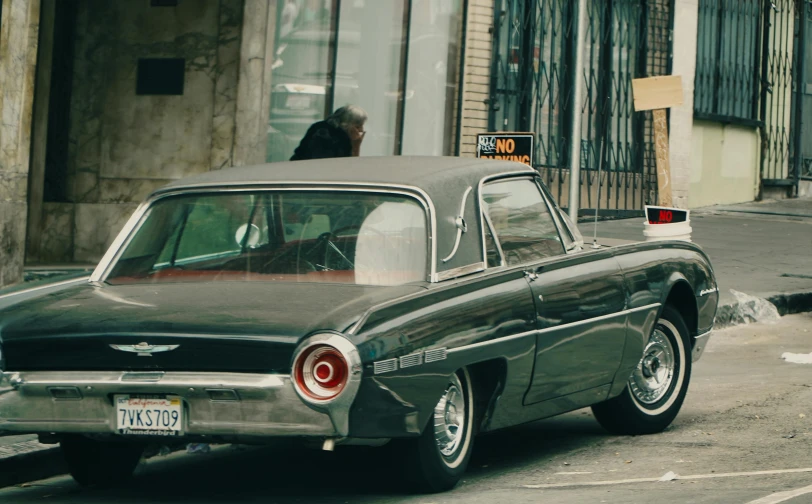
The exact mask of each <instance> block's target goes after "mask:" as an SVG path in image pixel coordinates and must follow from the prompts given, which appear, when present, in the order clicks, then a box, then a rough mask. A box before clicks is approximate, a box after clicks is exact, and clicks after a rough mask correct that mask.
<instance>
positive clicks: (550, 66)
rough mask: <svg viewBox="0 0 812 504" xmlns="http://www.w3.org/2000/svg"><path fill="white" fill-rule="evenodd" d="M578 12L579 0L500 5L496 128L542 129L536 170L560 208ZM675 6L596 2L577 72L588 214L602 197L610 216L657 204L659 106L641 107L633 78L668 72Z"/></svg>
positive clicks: (500, 1)
mask: <svg viewBox="0 0 812 504" xmlns="http://www.w3.org/2000/svg"><path fill="white" fill-rule="evenodd" d="M576 10H577V2H575V1H572V0H525V1H522V0H497V1H496V6H495V12H494V32H493V33H494V42H493V44H494V45H493V63H492V65H493V66H492V69H491V86H490V87H491V99H490V105H491V106H490V112H489V116H488V118H489V124H488V127H489V130H490V131H530V132H534V133H535V134H536V153H535V165H536V166H535V167H536V169H538V170H539V172H540V173H541V174H542V176H543V177H544V178H545V180H546V182H547V185H548V186H549V187H550V189H551V190H552V191H553V193H554V194H555V195H556V197H557V199H558V200H559V202H561V204H562V206H567V204H568V192H569V174H570V170H569V165H568V160H569V156H568V152H569V145H570V123H571V114H572V112H571V107H572V82H573V81H574V73H573V72H574V71H575V68H574V61H575V54H574V51H575V43H576V40H575V39H576V37H575V28H576V25H577V18H576V15H577V12H576ZM672 12H673V6H672V0H589V1H588V7H587V13H586V16H587V33H586V34H585V35H586V47H585V51H584V55H583V61H584V65H583V67H582V68H581V69H579V71H581V72H583V75H584V84H585V89H584V90H583V96H584V102H583V108H582V110H581V113H582V127H581V146H580V149H581V179H580V181H579V184H580V186H581V201H580V207H581V208H582V211H584V212H588V211H589V210H588V209H594V208H596V206H597V205H598V204H600V209H601V214H602V215H604V216H624V215H640V214H642V210H643V205H644V204H646V203H652V204H653V203H655V202H656V198H657V194H656V188H657V178H656V168H655V156H654V143H653V127H652V119H651V113H650V112H645V113H635V112H634V108H633V97H632V89H631V81H632V79H634V78H639V77H649V76H654V75H665V74H668V73H670V67H671V57H670V55H671V31H672V26H673V17H672ZM602 146H603V149H602V148H601V147H602ZM599 165H600V166H601V178H600V180H598V167H599ZM598 194H600V203H599V202H598Z"/></svg>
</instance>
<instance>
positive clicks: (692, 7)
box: [669, 0, 699, 208]
mask: <svg viewBox="0 0 812 504" xmlns="http://www.w3.org/2000/svg"><path fill="white" fill-rule="evenodd" d="M698 18H699V1H698V0H676V1H675V2H674V35H673V37H674V39H673V51H674V52H673V56H672V61H671V68H672V73H673V74H674V75H679V76H681V77H682V99H683V102H682V105H679V106H677V107H672V108H671V112H670V121H669V128H670V131H669V133H670V135H669V151H670V154H671V157H670V162H671V192H672V196H673V204H674V206H675V207H677V208H688V199H689V194H690V189H691V172H692V170H693V161H694V159H693V153H692V149H691V147H692V139H693V135H694V131H693V126H694V77H695V75H696V43H697V20H698Z"/></svg>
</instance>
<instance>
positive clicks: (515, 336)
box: [448, 329, 539, 354]
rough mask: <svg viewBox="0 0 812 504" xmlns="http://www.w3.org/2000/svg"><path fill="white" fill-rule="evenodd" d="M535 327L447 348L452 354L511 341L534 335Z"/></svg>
mask: <svg viewBox="0 0 812 504" xmlns="http://www.w3.org/2000/svg"><path fill="white" fill-rule="evenodd" d="M538 332H539V331H538V330H537V329H533V330H532V331H525V332H521V333H517V334H511V335H510V336H502V337H501V338H496V339H492V340H488V341H480V342H479V343H471V344H470V345H463V346H459V347H456V348H452V349H450V350H448V353H450V354H453V353H457V352H462V351H464V350H471V349H473V348H481V347H484V346H488V345H495V344H497V343H504V342H506V341H511V340H515V339H519V338H524V337H525V336H535V335H537V334H538Z"/></svg>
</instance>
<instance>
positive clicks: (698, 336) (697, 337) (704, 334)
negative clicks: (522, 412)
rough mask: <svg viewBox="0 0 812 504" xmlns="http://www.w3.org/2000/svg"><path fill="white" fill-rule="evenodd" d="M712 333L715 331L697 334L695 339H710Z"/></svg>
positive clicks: (709, 330) (710, 330)
mask: <svg viewBox="0 0 812 504" xmlns="http://www.w3.org/2000/svg"><path fill="white" fill-rule="evenodd" d="M712 332H713V329H708V330H707V331H705V332H703V333H702V334H697V335H696V336H694V338H696V339H699V338H707V337H709V336H710V335H711V333H712Z"/></svg>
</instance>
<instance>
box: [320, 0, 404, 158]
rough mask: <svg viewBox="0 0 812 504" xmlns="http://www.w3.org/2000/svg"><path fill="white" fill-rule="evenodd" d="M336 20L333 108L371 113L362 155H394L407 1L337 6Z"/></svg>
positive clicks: (372, 0)
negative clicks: (355, 107) (348, 106)
mask: <svg viewBox="0 0 812 504" xmlns="http://www.w3.org/2000/svg"><path fill="white" fill-rule="evenodd" d="M339 19H340V25H339V27H338V55H337V57H336V85H335V106H336V107H339V106H341V105H346V104H348V103H349V104H353V105H359V106H360V107H362V108H363V109H364V110H366V111H367V114H369V119H368V120H367V124H366V130H367V134H366V137H364V143H363V145H362V147H361V153H362V155H365V156H386V155H392V154H397V153H398V150H397V149H398V145H397V143H398V141H399V135H398V133H399V131H398V130H399V122H400V120H399V115H398V114H399V113H400V107H399V105H400V103H399V102H400V93H401V82H402V79H403V65H402V64H401V62H402V61H403V49H404V47H403V41H404V25H405V20H406V5H405V0H390V1H386V2H381V1H380V0H354V1H346V2H341V16H340V18H339Z"/></svg>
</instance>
